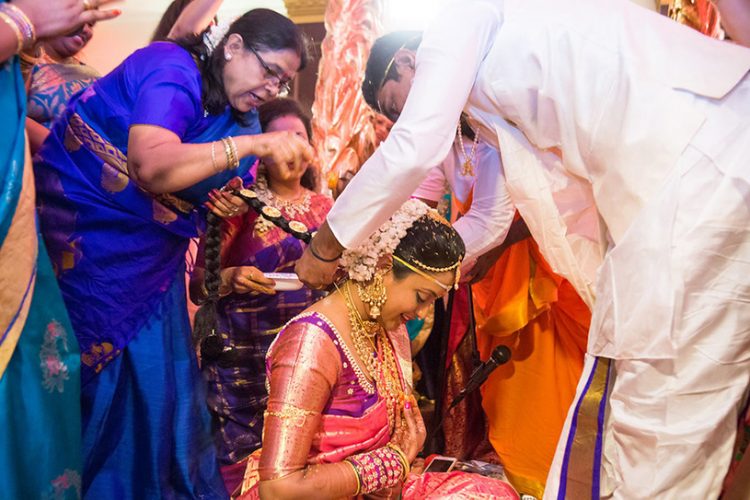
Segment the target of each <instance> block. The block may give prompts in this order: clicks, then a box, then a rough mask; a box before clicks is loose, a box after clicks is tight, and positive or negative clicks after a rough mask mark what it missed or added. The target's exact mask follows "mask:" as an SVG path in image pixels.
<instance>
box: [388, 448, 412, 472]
mask: <svg viewBox="0 0 750 500" xmlns="http://www.w3.org/2000/svg"><path fill="white" fill-rule="evenodd" d="M386 446H387V447H388V448H390V449H392V450H393V451H395V452H396V453H397V454H398V458H399V460H400V461H401V466H402V467H403V468H404V474H403V476H401V479H402V480H405V479H406V476H407V475H409V471H410V470H411V465H410V464H409V460H408V459H407V458H406V453H404V450H402V449H401V447H400V446H399V445H397V444H393V443H388V444H387V445H386Z"/></svg>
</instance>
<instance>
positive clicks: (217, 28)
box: [203, 21, 232, 56]
mask: <svg viewBox="0 0 750 500" xmlns="http://www.w3.org/2000/svg"><path fill="white" fill-rule="evenodd" d="M231 25H232V23H228V22H226V21H222V22H220V23H217V24H214V25H212V26H211V27H210V28H209V29H207V30H206V32H205V33H204V34H203V45H205V46H206V55H207V56H210V55H211V54H212V53H213V51H214V50H216V47H218V46H219V44H220V43H221V41H222V40H224V37H225V36H227V32H228V31H229V27H230V26H231Z"/></svg>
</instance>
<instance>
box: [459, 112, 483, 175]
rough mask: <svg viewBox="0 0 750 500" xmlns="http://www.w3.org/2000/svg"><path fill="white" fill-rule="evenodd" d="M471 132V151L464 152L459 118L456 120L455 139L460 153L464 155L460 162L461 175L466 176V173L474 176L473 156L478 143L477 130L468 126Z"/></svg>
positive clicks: (475, 153)
mask: <svg viewBox="0 0 750 500" xmlns="http://www.w3.org/2000/svg"><path fill="white" fill-rule="evenodd" d="M469 128H470V129H471V131H472V132H474V142H473V143H472V144H471V151H470V152H469V154H468V155H467V154H466V148H465V147H464V134H463V130H462V127H461V120H459V121H458V127H456V140H457V141H458V146H459V149H460V150H461V155H462V156H463V157H464V162H463V163H462V164H461V175H463V176H464V177H466V176H467V175H471V176H472V177H473V176H474V158H475V157H476V155H477V146H478V145H479V131H478V130H474V129H473V128H471V126H469Z"/></svg>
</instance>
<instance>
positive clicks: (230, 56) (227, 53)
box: [224, 52, 232, 61]
mask: <svg viewBox="0 0 750 500" xmlns="http://www.w3.org/2000/svg"><path fill="white" fill-rule="evenodd" d="M224 59H226V60H227V61H229V60H230V59H232V54H230V53H229V52H224Z"/></svg>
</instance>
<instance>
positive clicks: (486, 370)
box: [430, 345, 511, 436]
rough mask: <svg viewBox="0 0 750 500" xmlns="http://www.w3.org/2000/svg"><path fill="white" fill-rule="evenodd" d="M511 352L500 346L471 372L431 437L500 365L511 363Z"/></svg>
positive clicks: (433, 429)
mask: <svg viewBox="0 0 750 500" xmlns="http://www.w3.org/2000/svg"><path fill="white" fill-rule="evenodd" d="M510 357H511V352H510V349H509V348H508V346H504V345H499V346H497V347H495V348H494V349H493V350H492V354H490V359H488V360H487V361H485V362H484V363H482V364H480V365H479V366H477V367H476V368H475V369H474V371H473V372H471V375H470V376H469V380H468V382H466V387H464V388H463V389H461V392H459V393H458V395H457V396H456V397H455V398H453V401H452V402H451V405H450V406H449V407H448V409H447V410H446V411H445V412H444V413H443V414H442V415H441V416H440V420H439V421H438V422H437V424H436V425H433V426H431V427H432V429H431V432H430V435H431V436H434V435H435V434H436V433H437V431H438V430H440V428H441V427H442V426H443V423H445V416H446V415H447V414H448V413H449V412H450V411H451V410H452V409H453V408H455V407H456V406H458V405H459V403H461V401H463V400H464V398H466V396H468V395H469V394H471V393H472V392H473V391H475V390H477V389H478V388H479V386H481V385H482V384H484V382H485V381H486V380H487V378H489V376H490V374H491V373H492V372H493V371H494V370H495V368H497V367H498V366H500V365H504V364H505V363H507V362H508V361H510Z"/></svg>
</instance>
